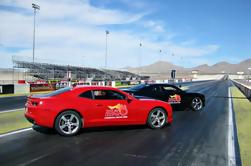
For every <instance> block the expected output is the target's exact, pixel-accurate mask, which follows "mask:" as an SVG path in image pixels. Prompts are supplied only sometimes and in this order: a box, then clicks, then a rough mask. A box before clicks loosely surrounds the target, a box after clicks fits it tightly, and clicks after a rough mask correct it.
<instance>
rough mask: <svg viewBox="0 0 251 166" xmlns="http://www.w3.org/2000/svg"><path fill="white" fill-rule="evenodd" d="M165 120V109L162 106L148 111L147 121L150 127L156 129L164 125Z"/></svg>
mask: <svg viewBox="0 0 251 166" xmlns="http://www.w3.org/2000/svg"><path fill="white" fill-rule="evenodd" d="M166 120H167V115H166V111H165V110H163V109H162V108H155V109H153V110H152V111H151V112H150V113H149V115H148V120H147V123H148V125H149V126H150V127H151V128H153V129H158V128H162V127H164V126H165V125H166Z"/></svg>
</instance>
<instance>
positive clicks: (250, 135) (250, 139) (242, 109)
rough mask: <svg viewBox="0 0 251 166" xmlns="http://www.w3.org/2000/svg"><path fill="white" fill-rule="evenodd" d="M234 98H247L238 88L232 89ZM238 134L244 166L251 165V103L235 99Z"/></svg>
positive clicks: (246, 100)
mask: <svg viewBox="0 0 251 166" xmlns="http://www.w3.org/2000/svg"><path fill="white" fill-rule="evenodd" d="M231 92H232V97H241V98H242V97H243V98H245V96H244V95H243V94H242V93H241V92H240V91H239V89H238V88H236V87H231ZM233 106H234V111H235V119H236V125H237V134H238V140H239V145H240V153H241V161H242V165H244V166H245V165H251V132H250V131H251V122H250V121H251V102H250V101H249V100H248V99H238V98H233Z"/></svg>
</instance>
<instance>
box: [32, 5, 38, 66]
mask: <svg viewBox="0 0 251 166" xmlns="http://www.w3.org/2000/svg"><path fill="white" fill-rule="evenodd" d="M32 8H33V9H34V25H33V52H32V53H33V54H32V60H33V63H34V59H35V25H36V11H37V10H40V6H38V5H37V4H34V3H33V4H32Z"/></svg>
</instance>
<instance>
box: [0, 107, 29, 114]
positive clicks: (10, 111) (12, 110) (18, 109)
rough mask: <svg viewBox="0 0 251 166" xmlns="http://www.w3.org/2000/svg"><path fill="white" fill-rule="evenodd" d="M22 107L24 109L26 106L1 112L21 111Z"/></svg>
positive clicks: (0, 112)
mask: <svg viewBox="0 0 251 166" xmlns="http://www.w3.org/2000/svg"><path fill="white" fill-rule="evenodd" d="M22 109H24V108H18V109H13V110H6V111H0V114H2V113H7V112H15V111H20V110H22Z"/></svg>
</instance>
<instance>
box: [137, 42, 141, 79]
mask: <svg viewBox="0 0 251 166" xmlns="http://www.w3.org/2000/svg"><path fill="white" fill-rule="evenodd" d="M141 47H142V43H139V62H138V63H139V70H138V74H140V66H141Z"/></svg>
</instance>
